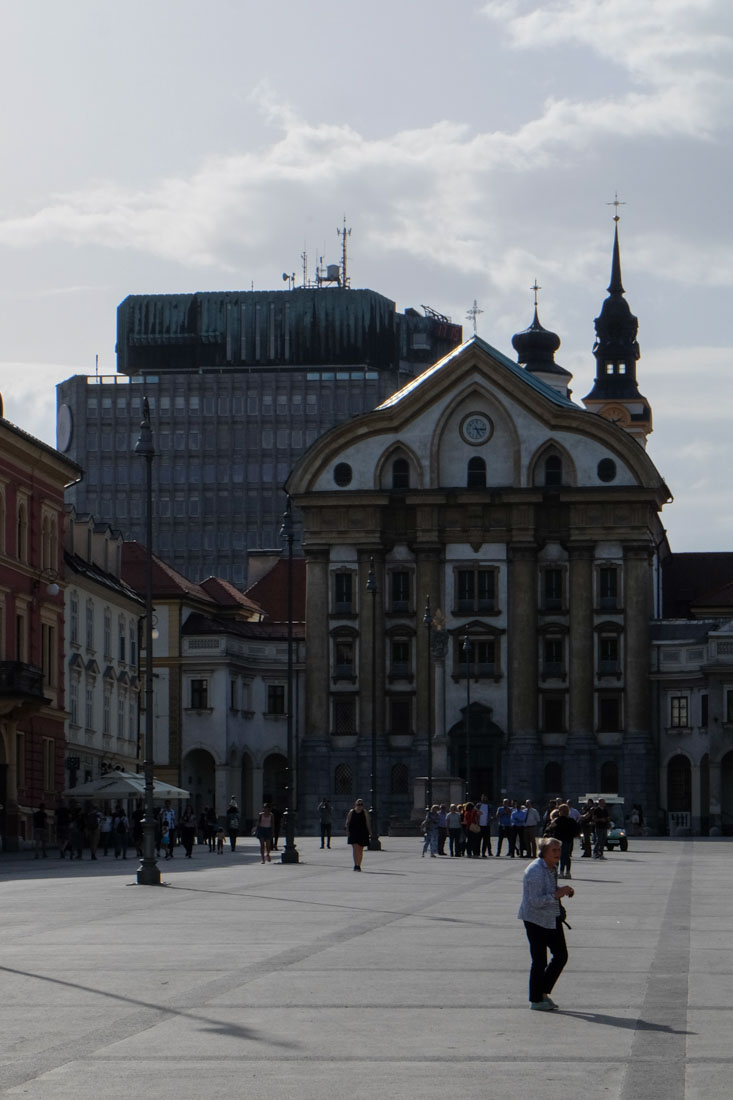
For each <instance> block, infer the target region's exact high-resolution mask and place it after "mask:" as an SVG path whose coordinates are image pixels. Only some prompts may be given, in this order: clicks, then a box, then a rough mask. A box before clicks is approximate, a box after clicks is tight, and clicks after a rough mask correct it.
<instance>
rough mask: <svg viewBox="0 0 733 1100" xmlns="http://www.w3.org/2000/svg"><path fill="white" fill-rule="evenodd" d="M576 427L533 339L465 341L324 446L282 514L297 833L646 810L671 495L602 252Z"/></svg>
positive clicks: (557, 372)
mask: <svg viewBox="0 0 733 1100" xmlns="http://www.w3.org/2000/svg"><path fill="white" fill-rule="evenodd" d="M596 332H597V341H596V345H595V348H594V355H595V357H596V362H597V371H596V378H595V383H594V386H593V389H592V391H591V393H589V394H588V396H587V398H586V399H585V405H586V408H581V407H579V406H578V405H577V404H575V403H574V402H572V401H571V400H570V396H569V391H568V382H569V380H570V375H569V373H568V372H567V371H565V370H564V369H563V368H562V367H561V366H559V365H558V364H556V363H555V361H554V354H555V352H556V350H557V348H558V346H559V343H560V341H559V339H558V337H557V336H556V335H555V334H554V333H551V332H549V331H547V330H546V329H544V328H543V327H542V325H541V324H540V322H539V318H538V316H537V309H536V306H535V315H534V320H533V323H532V324H531V325H530V327H529V328H528V329H527V330H525V331H524V332H522V333H518V334H517V335H516V336H515V337H514V340H513V344H514V347H515V349H516V351H517V353H518V362H513V361H512V360H510V359H508V358H507V357H506V356H504V355H503V354H502V353H501V352H499V351H497V350H496V349H495V348H493V347H491V346H490V345H489V344H488V343H486V342H485V341H484V340H482V339H480V338H478V337H476V336H474V337H473V338H472V339H470V340H468V341H467V342H465V343H464V344H463V345H462V346H461V347H459V348H458V349H457V350H456V351H454V352H452V353H451V354H449V355H448V356H446V357H445V358H443V359H441V360H440V361H439V362H437V363H436V364H435V365H434V366H432V367H430V368H429V369H428V370H426V371H425V372H424V373H423V374H422V375H420V376H419V377H418V378H416V379H414V380H412V381H410V382H409V383H408V384H407V385H406V386H404V387H403V388H402V389H401V390H399V391H398V392H397V393H396V394H394V395H393V396H392V397H390V398H389V399H387V400H386V401H384V402H383V403H382V404H381V405H379V406H378V407H377V408H375V409H374V410H373V411H371V412H369V413H366V414H364V415H361V416H359V417H356V418H354V419H352V420H350V421H349V422H348V423H346V424H343V425H341V426H338V427H336V428H334V429H333V430H331V431H330V432H328V433H327V434H326V435H324V436H323V437H321V438H320V439H319V440H318V441H317V442H316V443H315V444H314V445H313V446H312V447H311V448H310V449H309V450H308V452H307V453H306V454H305V456H304V457H303V458H302V459H301V460H300V461H299V463H298V464H297V465H296V467H295V469H294V470H293V472H292V474H291V476H290V478H289V480H288V483H287V491H288V492H289V493H290V494H291V496H292V500H293V503H294V504H296V505H297V506H298V507H299V508H300V509H301V511H302V514H303V522H304V536H303V550H304V553H305V557H306V563H307V584H306V623H307V626H306V648H307V652H308V662H307V668H306V681H307V690H306V699H307V714H306V720H305V729H304V735H303V739H302V741H301V745H300V751H299V772H300V777H301V779H300V795H299V799H298V802H299V807H300V810H299V813H300V820H299V828H301V829H303V830H308V829H309V828H310V827H312V826H313V824H314V818H315V807H316V805H317V802H318V799H319V797H320V796H321V795H322V794H327V795H329V796H330V797H331V798H332V799H333V800H334V805H335V808H336V812H337V814H338V813H339V812H340V811H341V810H344V811H345V810H346V808H347V807H348V806H349V805H350V804H351V802H352V801H353V798H354V797H356V796H364V797H369V796H370V795H371V801H372V802H374V803H375V804H376V806H377V809H378V828H379V831H380V832H381V833H382V834H386V833H387V831H388V822H389V821H390V820H391V821H392V822H397V821H399V822H405V821H408V820H410V819H412V820H414V819H415V816H416V815H417V814H418V813H419V812H420V809H421V807H422V805H424V801H425V799H426V798H427V799H428V800H430V799H431V798H432V799H437V800H439V801H443V800H445V799H448V798H449V799H451V800H452V801H457V800H458V798H459V796H460V797H463V795H466V796H468V797H471V798H476V797H478V796H479V795H480V794H481V793H484V792H485V793H487V794H488V795H489V797H490V799H491V800H492V801H493V802H494V803H496V801H497V800H498V799H500V798H501V797H503V796H505V795H507V796H509V797H518V798H526V797H531V798H532V799H533V800H535V801H537V802H540V801H542V800H544V799H545V798H546V797H549V796H555V795H558V794H564V795H565V796H567V797H572V798H574V799H577V798H579V797H581V796H582V795H583V794H585V793H586V792H591V791H599V790H604V791H614V792H616V791H617V792H619V793H620V794H621V795H623V796H624V797H625V798H626V801H627V803H628V804H631V803H633V802H640V803H641V804H642V805H644V806H645V807H646V808H647V812H648V815H650V814H651V813H653V812H654V811H655V808H656V806H657V804H658V777H657V776H658V773H657V750H656V747H655V738H654V734H653V729H652V720H651V713H650V691H649V671H650V670H649V623H650V620H651V619H652V618H653V617H654V616H655V614H658V611H657V609H656V607H655V592H656V590H657V587H658V586H657V570H658V568H659V556H660V553H664V552H665V549H666V540H665V536H664V531H663V528H662V525H661V522H660V512H661V509H662V507H663V506H664V504H665V503H666V502H667V501H668V500H669V498H670V493H669V490H668V489H667V486H666V485H665V484H664V481H663V479H662V478H661V476H660V475H659V473H658V471H657V470H656V469H655V467H654V465H653V463H652V462H651V460H650V458H649V457H648V455H647V453H646V450H645V443H646V437H647V435H648V433H649V432H650V431H651V410H650V407H649V404H648V402H647V401H646V399H645V398H644V397H643V396H642V395H641V394H640V393H639V389H638V384H637V379H636V364H637V360H638V358H639V348H638V343H637V341H636V333H637V320H636V318H635V317H634V316H633V314H632V313H631V311H630V309H629V306H628V304H627V302H626V299H625V297H624V291H623V286H622V283H621V265H620V258H619V247H618V226H617V227H616V234H615V239H614V248H613V260H612V273H611V283H610V285H609V288H608V297H607V298H606V300H605V301H604V303H603V307H602V310H601V313H600V315H599V317H598V318H597V319H596Z"/></svg>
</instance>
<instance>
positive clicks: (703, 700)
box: [700, 693, 708, 729]
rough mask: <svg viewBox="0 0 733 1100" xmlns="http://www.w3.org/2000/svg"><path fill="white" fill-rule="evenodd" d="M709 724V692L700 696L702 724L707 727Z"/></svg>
mask: <svg viewBox="0 0 733 1100" xmlns="http://www.w3.org/2000/svg"><path fill="white" fill-rule="evenodd" d="M707 724H708V697H707V693H705V694H704V695H701V696H700V725H701V726H702V727H703V728H704V729H706V728H707Z"/></svg>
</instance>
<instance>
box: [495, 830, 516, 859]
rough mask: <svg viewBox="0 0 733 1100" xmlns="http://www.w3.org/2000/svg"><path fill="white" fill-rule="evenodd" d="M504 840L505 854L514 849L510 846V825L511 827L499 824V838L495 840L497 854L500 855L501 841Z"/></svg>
mask: <svg viewBox="0 0 733 1100" xmlns="http://www.w3.org/2000/svg"><path fill="white" fill-rule="evenodd" d="M504 840H506V846H507V855H511V854H512V852H513V851H514V849H513V847H512V827H511V825H500V826H499V840H498V841H497V845H496V854H497V855H498V856H500V855H501V845H502V841H504Z"/></svg>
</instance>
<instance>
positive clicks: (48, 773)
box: [41, 737, 56, 791]
mask: <svg viewBox="0 0 733 1100" xmlns="http://www.w3.org/2000/svg"><path fill="white" fill-rule="evenodd" d="M41 745H42V749H41V751H42V753H43V790H44V791H54V790H55V789H56V743H55V742H54V740H53V738H52V737H44V738H43V740H42V742H41Z"/></svg>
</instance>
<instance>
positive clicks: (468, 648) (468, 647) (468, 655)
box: [463, 634, 471, 802]
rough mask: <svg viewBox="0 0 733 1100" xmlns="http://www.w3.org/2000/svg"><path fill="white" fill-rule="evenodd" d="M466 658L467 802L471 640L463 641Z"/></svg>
mask: <svg viewBox="0 0 733 1100" xmlns="http://www.w3.org/2000/svg"><path fill="white" fill-rule="evenodd" d="M463 652H464V654H465V657H466V802H468V801H470V798H471V639H470V638H469V636H468V634H467V635H466V637H465V638H464V639H463Z"/></svg>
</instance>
